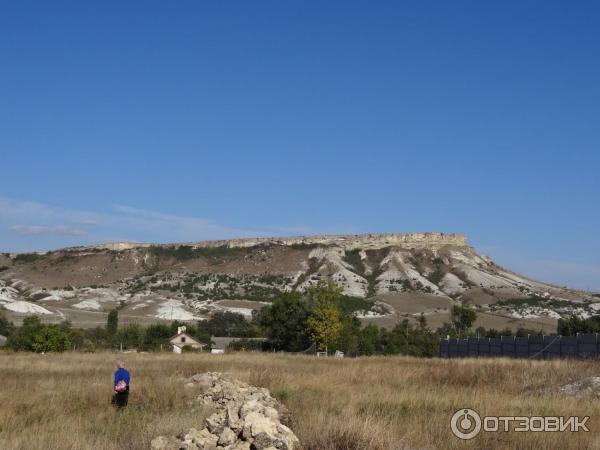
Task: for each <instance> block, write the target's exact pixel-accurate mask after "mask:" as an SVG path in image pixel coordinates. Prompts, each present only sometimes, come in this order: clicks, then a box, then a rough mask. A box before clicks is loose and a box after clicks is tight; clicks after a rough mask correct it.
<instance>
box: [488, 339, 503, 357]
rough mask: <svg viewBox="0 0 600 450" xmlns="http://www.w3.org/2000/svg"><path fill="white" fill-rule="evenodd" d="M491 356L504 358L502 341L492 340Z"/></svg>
mask: <svg viewBox="0 0 600 450" xmlns="http://www.w3.org/2000/svg"><path fill="white" fill-rule="evenodd" d="M490 356H502V341H500V339H498V338H492V339H490Z"/></svg>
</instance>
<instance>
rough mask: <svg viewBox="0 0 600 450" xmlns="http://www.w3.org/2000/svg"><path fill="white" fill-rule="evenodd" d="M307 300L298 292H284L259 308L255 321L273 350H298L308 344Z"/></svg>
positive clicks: (306, 346)
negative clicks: (267, 304)
mask: <svg viewBox="0 0 600 450" xmlns="http://www.w3.org/2000/svg"><path fill="white" fill-rule="evenodd" d="M309 312H310V311H309V308H308V304H307V302H306V301H305V300H304V299H303V298H302V296H301V295H300V293H299V292H285V293H282V294H280V295H279V296H278V297H276V298H275V300H274V301H273V303H272V304H271V305H269V306H265V307H264V308H263V309H261V310H260V312H259V313H258V316H257V321H258V323H259V324H260V325H261V327H262V328H263V330H264V331H265V333H266V335H267V337H268V338H269V342H270V344H271V345H272V347H273V348H274V349H275V350H285V351H290V352H298V351H302V350H305V349H306V348H308V347H309V346H310V339H309V336H308V332H307V328H306V320H307V319H308V315H309Z"/></svg>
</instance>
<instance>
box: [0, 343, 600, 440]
mask: <svg viewBox="0 0 600 450" xmlns="http://www.w3.org/2000/svg"><path fill="white" fill-rule="evenodd" d="M117 357H119V358H121V359H124V360H125V363H126V365H127V366H128V368H129V369H130V371H131V374H132V383H131V395H130V399H129V400H130V401H129V406H128V407H127V408H126V409H125V410H123V411H115V410H114V409H113V408H112V407H111V405H110V397H111V393H112V373H113V370H114V364H113V363H114V361H115V360H116V359H117ZM206 371H220V372H229V373H231V374H232V375H233V376H235V377H236V378H239V379H241V380H243V381H246V382H249V383H251V384H254V385H258V386H263V387H267V388H269V389H270V390H271V392H272V394H273V395H274V396H275V397H277V398H278V399H279V400H281V401H282V402H283V403H284V404H286V406H287V407H288V408H289V409H290V411H291V413H292V415H293V418H294V423H293V429H294V431H295V432H296V434H297V435H298V437H299V438H300V440H301V441H302V443H303V446H304V448H305V449H307V450H311V449H340V450H342V449H376V450H378V449H381V450H384V449H385V450H389V449H444V450H445V449H482V448H483V449H496V448H497V449H536V450H537V449H548V450H550V449H559V448H560V449H577V450H579V449H588V448H589V449H597V448H600V434H599V433H598V432H599V431H600V402H599V401H598V400H597V399H595V398H582V399H576V398H573V397H567V396H565V395H562V394H560V393H558V392H557V391H558V388H559V387H560V386H562V385H564V384H567V383H570V382H573V381H576V380H579V379H582V378H586V377H590V376H594V375H597V374H598V366H597V363H595V362H585V361H566V360H563V361H526V360H506V359H479V360H478V359H464V360H440V359H416V358H405V357H371V358H356V359H344V360H334V359H317V358H313V357H308V356H286V355H273V354H253V353H237V354H227V355H207V354H181V355H174V354H167V353H161V354H128V355H117V354H111V353H99V354H79V353H65V354H45V355H39V354H24V353H23V354H15V353H3V354H0V381H1V383H0V448H2V449H61V450H63V449H64V450H66V449H148V448H149V447H150V441H151V440H152V438H153V437H155V436H158V435H176V434H178V433H180V432H181V431H184V430H187V429H188V428H190V427H196V428H198V427H200V428H201V427H202V421H203V419H204V417H205V415H206V414H207V413H208V412H207V411H197V412H192V411H190V409H189V407H188V404H189V400H190V398H191V395H190V393H189V392H186V389H185V387H184V383H183V379H184V378H185V377H189V376H191V375H193V374H195V373H200V372H206ZM467 407H468V408H472V409H474V410H476V411H478V412H479V413H480V414H481V415H482V416H490V415H503V416H543V415H558V416H571V415H575V416H580V417H583V416H590V420H589V421H588V423H587V425H588V427H589V428H590V432H588V433H586V432H579V433H571V432H527V433H523V432H522V433H519V432H514V431H513V432H497V433H486V432H481V433H480V434H479V436H477V437H476V438H475V439H473V440H471V441H462V440H460V439H458V438H456V437H454V436H453V435H452V433H451V430H450V418H451V416H452V415H453V414H454V412H455V411H457V410H458V409H461V408H467Z"/></svg>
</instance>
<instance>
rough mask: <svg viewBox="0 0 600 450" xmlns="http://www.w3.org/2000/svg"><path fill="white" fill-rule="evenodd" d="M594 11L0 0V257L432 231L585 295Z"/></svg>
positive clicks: (590, 6)
mask: <svg viewBox="0 0 600 450" xmlns="http://www.w3.org/2000/svg"><path fill="white" fill-rule="evenodd" d="M598 30H600V6H598V3H597V2H591V1H590V2H585V1H581V2H565V1H561V2H554V1H535V2H533V1H511V2H500V1H497V2H481V1H471V2H462V1H454V2H449V1H440V2H427V1H413V2H410V1H406V2H398V1H388V2H385V1H381V2H372V1H361V2H357V1H347V0H346V1H326V2H325V1H258V0H257V1H215V2H201V1H172V2H167V1H143V2H142V1H140V2H135V1H127V2H122V1H119V2H117V1H102V2H99V1H98V2H81V1H72V2H63V1H52V2H49V1H38V2H30V1H21V2H5V3H4V4H3V5H2V6H1V7H0V58H1V59H0V153H1V155H0V156H1V162H0V171H1V176H0V250H3V251H24V250H44V249H51V248H57V247H62V246H66V245H75V244H81V243H91V242H101V241H107V240H125V239H126V240H137V241H160V242H169V241H187V240H199V239H206V238H226V237H231V236H243V235H246V236H247V235H257V234H258V235H264V234H267V235H272V234H275V235H290V234H304V233H321V232H327V233H346V232H391V231H437V230H439V231H447V232H462V233H466V234H467V235H468V236H469V238H470V242H471V243H472V244H473V245H475V246H476V247H477V248H478V249H480V250H481V251H482V252H483V253H486V254H489V255H490V256H492V257H494V258H495V259H496V260H497V261H499V262H500V263H502V264H504V265H506V266H507V267H509V268H511V269H515V270H519V271H521V272H523V273H525V274H527V275H530V276H535V277H539V278H542V279H545V280H547V281H553V282H556V283H560V284H570V285H576V286H580V287H584V288H586V287H587V288H595V289H600V208H599V196H600V186H599V183H600V182H599V176H598V174H599V169H600V33H599V31H598Z"/></svg>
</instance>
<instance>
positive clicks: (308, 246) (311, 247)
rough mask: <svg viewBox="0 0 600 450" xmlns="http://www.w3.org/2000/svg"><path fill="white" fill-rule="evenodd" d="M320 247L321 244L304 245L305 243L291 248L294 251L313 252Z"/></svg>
mask: <svg viewBox="0 0 600 450" xmlns="http://www.w3.org/2000/svg"><path fill="white" fill-rule="evenodd" d="M318 246H319V244H303V243H299V244H292V245H290V247H292V248H293V249H294V250H312V249H314V248H317V247H318Z"/></svg>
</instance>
